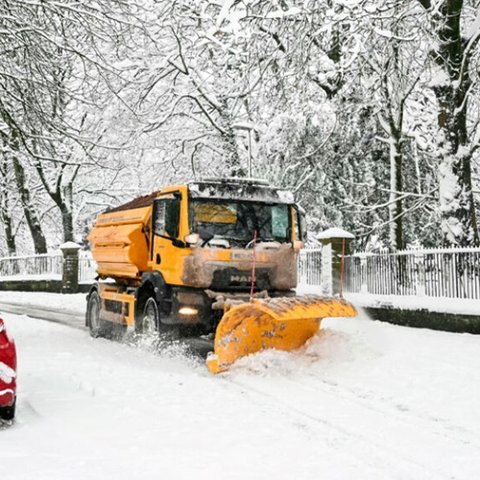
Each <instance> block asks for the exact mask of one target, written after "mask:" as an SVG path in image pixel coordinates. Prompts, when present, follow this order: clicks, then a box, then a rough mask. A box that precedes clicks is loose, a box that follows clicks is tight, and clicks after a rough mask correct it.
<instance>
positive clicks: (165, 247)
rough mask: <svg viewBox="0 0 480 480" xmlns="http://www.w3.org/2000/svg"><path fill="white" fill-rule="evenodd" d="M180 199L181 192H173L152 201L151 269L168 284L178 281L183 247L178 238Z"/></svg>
mask: <svg viewBox="0 0 480 480" xmlns="http://www.w3.org/2000/svg"><path fill="white" fill-rule="evenodd" d="M181 201H182V196H181V193H180V192H173V193H166V194H163V195H160V196H159V197H158V198H157V199H155V201H154V203H153V218H152V230H153V242H152V247H151V248H152V249H151V261H152V264H153V270H158V271H160V272H161V273H162V275H163V277H164V279H165V281H166V282H167V283H170V284H178V282H179V275H180V272H179V271H178V270H179V268H181V265H180V263H181V262H179V259H180V256H181V253H180V252H181V250H182V249H183V248H184V247H185V244H184V242H183V241H181V240H180V238H179V235H180V216H181Z"/></svg>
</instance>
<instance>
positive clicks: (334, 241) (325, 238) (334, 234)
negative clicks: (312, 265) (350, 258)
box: [317, 228, 355, 296]
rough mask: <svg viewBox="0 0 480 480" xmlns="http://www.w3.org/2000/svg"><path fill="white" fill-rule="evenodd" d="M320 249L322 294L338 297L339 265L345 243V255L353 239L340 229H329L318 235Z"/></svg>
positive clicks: (339, 283)
mask: <svg viewBox="0 0 480 480" xmlns="http://www.w3.org/2000/svg"><path fill="white" fill-rule="evenodd" d="M317 238H318V240H320V242H321V243H322V245H323V248H322V285H321V289H322V294H323V295H329V296H331V295H339V294H340V293H341V290H342V289H341V278H340V277H341V264H342V252H343V245H344V242H345V255H347V254H348V252H349V247H350V242H351V241H352V240H353V239H354V238H355V236H354V235H352V234H351V233H349V232H346V231H345V230H342V229H341V228H329V229H328V230H325V231H324V232H322V233H320V234H319V235H318V237H317Z"/></svg>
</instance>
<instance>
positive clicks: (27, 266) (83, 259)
mask: <svg viewBox="0 0 480 480" xmlns="http://www.w3.org/2000/svg"><path fill="white" fill-rule="evenodd" d="M96 268H97V264H96V263H95V260H93V258H92V255H91V253H90V252H85V251H83V252H80V255H79V259H78V281H79V283H91V282H93V280H94V278H95V276H96V273H95V269H96ZM62 273H63V254H62V252H52V253H45V254H39V255H29V256H24V257H4V258H0V280H4V281H5V280H21V279H25V280H34V279H35V280H61V279H62Z"/></svg>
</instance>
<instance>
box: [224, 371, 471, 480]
mask: <svg viewBox="0 0 480 480" xmlns="http://www.w3.org/2000/svg"><path fill="white" fill-rule="evenodd" d="M257 378H258V377H257ZM222 380H223V381H225V382H226V383H228V384H232V385H235V386H236V387H237V388H239V389H242V391H244V392H246V393H247V394H249V395H250V396H251V397H253V396H254V395H257V396H258V397H261V398H262V399H265V398H267V399H268V400H269V401H270V402H271V403H272V404H274V405H275V406H276V407H277V408H279V409H280V410H281V411H282V413H283V414H284V415H285V416H286V417H290V418H291V419H292V420H293V422H291V423H292V424H295V423H298V421H297V418H298V417H301V418H304V419H307V420H308V421H309V422H313V424H316V425H317V432H318V433H321V434H322V435H324V434H325V430H324V429H325V428H328V429H330V430H331V431H333V432H335V433H336V434H337V435H340V436H341V437H343V438H342V443H343V444H344V445H343V446H339V448H343V449H344V450H346V452H345V453H347V452H349V453H348V455H349V457H350V458H352V459H354V461H356V462H357V464H358V462H360V463H362V464H364V465H365V466H367V467H368V468H374V469H376V470H379V471H381V472H382V473H383V475H386V477H385V478H397V479H399V480H404V479H405V478H409V479H412V478H428V479H430V478H436V479H437V478H438V479H440V478H444V479H450V480H451V479H452V478H456V477H454V476H452V475H451V474H449V473H444V472H443V471H441V470H439V469H438V468H435V469H432V468H431V467H430V466H429V465H426V464H425V463H424V462H422V461H421V460H417V459H415V458H412V457H411V456H407V455H405V454H403V453H401V452H399V451H398V450H397V449H396V448H395V446H394V445H386V444H385V443H382V442H380V441H378V440H376V439H373V438H372V435H370V436H368V435H366V434H365V433H362V431H363V432H366V431H367V430H368V429H366V428H364V429H362V430H360V431H359V430H358V429H356V430H355V429H352V428H348V427H345V426H343V425H340V424H339V423H335V422H334V421H332V420H329V419H328V414H326V416H317V415H313V414H312V413H310V409H309V408H307V409H306V408H300V407H299V405H298V404H296V405H294V404H292V402H291V401H286V400H284V399H280V396H279V395H278V394H276V393H274V392H272V391H266V390H264V389H260V388H258V387H257V386H255V385H253V384H251V383H248V382H241V381H239V380H238V379H232V378H228V377H226V376H225V377H223V378H222ZM284 380H286V381H288V382H289V383H293V384H295V385H297V386H298V385H302V384H301V383H300V382H297V381H295V380H292V379H289V378H284V377H282V381H284ZM283 386H284V385H283ZM309 389H310V390H314V391H315V392H316V393H319V391H318V390H315V389H314V388H310V386H309ZM297 390H298V389H297ZM320 393H321V394H327V395H329V396H331V397H332V396H333V397H334V400H335V403H336V404H337V408H338V396H337V395H336V392H325V391H324V390H320ZM298 398H300V402H301V398H302V396H301V395H299V396H298ZM254 401H256V403H258V404H260V405H265V404H264V402H262V401H261V400H257V399H254ZM342 401H346V402H347V403H350V404H353V405H354V409H357V410H360V411H359V412H358V415H355V417H356V418H362V415H364V414H365V410H366V408H365V406H364V405H362V404H361V403H360V404H359V403H358V402H357V399H356V398H346V399H342ZM319 406H320V407H321V404H319ZM304 407H305V406H304ZM350 412H352V410H350ZM371 412H372V413H373V414H375V415H379V416H380V418H379V419H378V422H376V423H375V424H376V425H383V423H384V420H385V418H386V419H387V420H391V419H390V418H389V416H388V415H387V414H386V413H384V412H381V411H379V410H376V409H371ZM352 416H353V415H352ZM326 417H327V418H326ZM394 420H395V421H396V422H398V423H403V420H402V421H401V420H397V419H394ZM410 423H411V425H410V426H408V428H409V429H412V430H413V431H412V432H411V437H412V438H416V437H418V433H419V432H418V426H417V425H413V424H412V422H410ZM312 426H313V425H309V427H312ZM318 426H321V430H319V429H318ZM403 428H405V425H403ZM384 429H387V427H385V426H384ZM428 435H431V432H427V436H428ZM352 451H358V453H357V454H353V453H351V452H352ZM476 453H477V455H479V454H480V451H479V452H476ZM420 457H422V454H421V452H420ZM472 458H475V457H472ZM366 459H369V460H366ZM372 462H373V463H372ZM399 463H401V464H402V466H401V467H400V469H401V471H396V470H400V469H399ZM412 468H413V469H415V470H416V474H415V476H412V473H413V472H412ZM362 473H363V472H362ZM470 478H471V477H470Z"/></svg>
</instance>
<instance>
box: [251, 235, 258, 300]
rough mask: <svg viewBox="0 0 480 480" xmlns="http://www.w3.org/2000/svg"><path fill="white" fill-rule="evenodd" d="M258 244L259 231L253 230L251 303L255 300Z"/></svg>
mask: <svg viewBox="0 0 480 480" xmlns="http://www.w3.org/2000/svg"><path fill="white" fill-rule="evenodd" d="M256 244H257V231H256V230H254V231H253V250H252V286H251V288H250V303H251V302H253V289H254V287H255V264H256V256H255V246H256Z"/></svg>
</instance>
